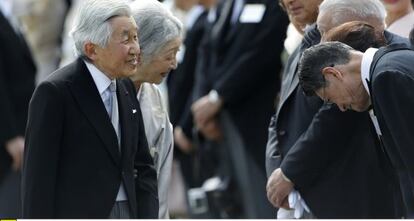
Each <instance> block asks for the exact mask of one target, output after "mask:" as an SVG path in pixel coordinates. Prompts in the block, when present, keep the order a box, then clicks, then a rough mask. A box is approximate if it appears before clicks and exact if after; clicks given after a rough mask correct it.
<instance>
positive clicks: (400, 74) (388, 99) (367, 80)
mask: <svg viewBox="0 0 414 221" xmlns="http://www.w3.org/2000/svg"><path fill="white" fill-rule="evenodd" d="M413 61H414V51H413V49H412V48H410V45H408V44H403V43H401V44H392V45H389V46H386V47H383V48H380V49H379V50H378V49H375V48H370V49H368V50H367V51H366V52H365V53H363V52H359V51H356V50H354V49H352V48H351V47H349V46H347V45H345V44H342V43H339V42H328V43H324V44H321V45H317V46H315V47H312V48H310V49H308V50H307V51H305V53H304V55H303V58H302V60H301V64H300V68H299V75H300V81H301V85H302V87H303V88H304V90H305V91H307V92H308V93H309V94H312V93H316V94H317V95H318V96H319V97H320V98H322V99H323V100H326V101H329V102H333V103H335V104H336V105H337V106H338V107H339V108H340V109H341V111H346V110H354V111H358V112H363V111H367V110H369V109H370V108H371V107H372V108H373V110H374V114H375V116H376V118H377V119H378V123H379V128H380V131H381V134H382V136H381V137H382V141H383V143H384V146H385V151H386V153H387V155H388V157H389V158H390V160H391V162H392V164H393V166H394V168H396V169H397V170H398V171H407V172H408V176H409V178H410V181H411V189H413V188H414V186H413V185H412V183H413V181H414V164H413V159H412V158H413V157H414V149H413V146H414V139H413V136H412V133H413V131H414V128H413V125H414V117H413V116H412V113H413V111H414V109H413V108H414V93H413V90H412V88H413V87H414V68H413V65H412V62H413Z"/></svg>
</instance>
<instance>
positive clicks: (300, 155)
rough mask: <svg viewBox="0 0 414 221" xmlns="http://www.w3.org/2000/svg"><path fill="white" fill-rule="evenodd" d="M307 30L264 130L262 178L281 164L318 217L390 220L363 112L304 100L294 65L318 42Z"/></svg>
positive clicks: (382, 171) (381, 170)
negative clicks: (265, 169)
mask: <svg viewBox="0 0 414 221" xmlns="http://www.w3.org/2000/svg"><path fill="white" fill-rule="evenodd" d="M319 38H320V36H319V34H318V31H317V29H316V27H313V28H312V29H311V30H309V32H307V34H306V35H305V37H304V40H303V42H302V45H301V48H300V49H297V50H299V51H296V52H295V54H294V55H293V56H294V57H293V58H290V60H289V61H290V63H289V64H288V69H287V70H286V71H287V72H286V74H285V76H284V80H283V86H282V90H281V103H280V105H279V107H278V110H277V114H276V116H275V117H274V118H272V122H271V124H270V127H269V141H268V146H267V170H268V175H270V173H271V172H272V171H273V170H274V169H276V168H277V167H278V163H277V161H279V162H281V165H280V167H281V168H282V171H283V172H284V173H285V174H286V176H287V177H289V178H290V179H291V180H292V181H293V183H294V184H295V188H296V189H298V190H299V192H300V193H301V195H302V196H303V197H304V199H305V201H306V203H307V204H308V205H309V207H310V209H311V211H312V213H313V214H314V215H315V216H316V217H318V218H393V217H396V214H395V210H394V199H393V193H394V192H393V191H394V189H393V188H392V185H391V184H388V180H389V179H390V178H388V177H387V176H388V173H386V172H387V171H389V170H390V168H389V165H388V164H387V161H386V160H385V156H384V154H383V152H382V149H381V147H380V146H379V142H378V140H377V139H376V137H375V134H374V131H373V128H372V125H371V123H370V118H369V116H368V114H367V113H357V112H352V111H348V112H345V113H342V112H340V111H339V109H338V108H337V107H336V106H332V105H323V104H322V101H321V100H320V99H319V98H317V97H306V96H305V95H304V93H303V91H302V89H301V87H300V86H299V85H298V79H297V78H298V76H297V75H296V67H297V62H298V58H297V57H298V56H300V54H301V53H302V51H303V50H304V49H305V48H307V47H310V46H311V45H313V44H316V43H318V42H319Z"/></svg>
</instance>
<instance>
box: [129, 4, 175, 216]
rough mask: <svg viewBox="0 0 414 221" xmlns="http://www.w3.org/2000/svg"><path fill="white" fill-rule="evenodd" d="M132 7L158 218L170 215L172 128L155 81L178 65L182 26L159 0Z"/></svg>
mask: <svg viewBox="0 0 414 221" xmlns="http://www.w3.org/2000/svg"><path fill="white" fill-rule="evenodd" d="M130 6H131V10H132V15H133V17H134V19H135V21H136V23H137V26H138V29H139V33H138V38H139V43H140V46H141V61H140V63H139V66H138V68H137V71H136V72H135V74H134V75H133V76H132V77H131V79H132V80H133V82H134V85H135V88H136V89H137V91H138V94H137V99H138V100H139V103H140V106H141V110H142V115H143V118H144V127H145V134H146V136H147V140H148V147H149V148H150V153H151V155H152V157H153V159H154V163H155V168H156V170H157V178H158V199H159V202H160V210H159V218H164V219H166V218H169V213H168V208H169V207H168V189H169V186H170V178H171V172H172V168H171V167H172V162H173V161H172V160H173V152H174V150H173V144H174V143H173V128H172V125H171V123H170V119H169V117H168V110H167V108H166V107H165V105H164V102H162V97H161V94H160V91H159V89H158V88H157V86H156V85H155V84H160V83H161V81H162V80H163V79H164V78H165V77H167V75H168V73H169V72H170V71H171V70H174V69H175V68H176V67H177V60H176V54H177V51H178V50H179V47H180V45H181V41H182V34H183V25H182V23H181V22H180V21H179V20H178V19H177V18H176V17H175V16H173V15H172V14H171V12H170V11H168V10H167V9H166V8H165V7H164V6H163V5H162V4H161V3H160V2H158V1H156V0H139V1H134V2H133V3H131V4H130Z"/></svg>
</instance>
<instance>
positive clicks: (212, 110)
mask: <svg viewBox="0 0 414 221" xmlns="http://www.w3.org/2000/svg"><path fill="white" fill-rule="evenodd" d="M222 104H223V102H222V101H221V100H220V99H219V100H218V101H217V102H211V101H210V100H209V99H208V95H206V96H204V97H202V98H200V99H198V100H197V101H196V102H194V103H193V105H192V106H191V111H192V112H193V116H194V122H195V123H196V125H197V126H203V125H206V123H207V121H209V120H211V119H212V118H213V117H215V116H216V115H217V113H218V112H219V111H220V109H221V106H222Z"/></svg>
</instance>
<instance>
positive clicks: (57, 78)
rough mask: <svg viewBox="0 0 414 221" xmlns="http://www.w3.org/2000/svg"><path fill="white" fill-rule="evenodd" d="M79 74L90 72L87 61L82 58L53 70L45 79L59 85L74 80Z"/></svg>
mask: <svg viewBox="0 0 414 221" xmlns="http://www.w3.org/2000/svg"><path fill="white" fill-rule="evenodd" d="M79 74H89V71H88V69H87V67H86V64H85V62H84V61H83V60H82V59H80V58H78V59H76V60H75V61H73V62H72V63H70V64H68V65H66V66H63V67H61V68H59V69H57V70H56V71H54V72H52V73H51V74H50V75H49V76H48V77H47V78H46V79H45V81H47V82H51V83H53V84H56V85H58V84H61V83H64V82H68V81H70V82H71V81H73V80H74V78H75V76H77V75H79Z"/></svg>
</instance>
